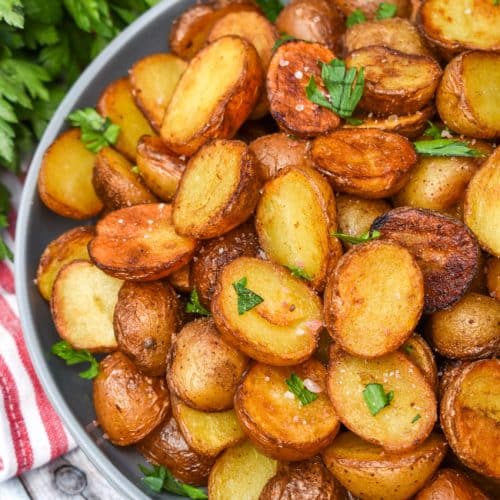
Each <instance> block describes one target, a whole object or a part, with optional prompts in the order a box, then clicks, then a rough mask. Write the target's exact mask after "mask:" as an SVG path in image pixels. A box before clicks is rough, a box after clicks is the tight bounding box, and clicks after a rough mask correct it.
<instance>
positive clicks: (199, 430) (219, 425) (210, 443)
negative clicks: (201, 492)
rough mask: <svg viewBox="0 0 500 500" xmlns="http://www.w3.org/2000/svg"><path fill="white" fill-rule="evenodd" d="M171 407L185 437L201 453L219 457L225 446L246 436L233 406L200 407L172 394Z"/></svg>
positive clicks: (227, 446) (231, 444)
mask: <svg viewBox="0 0 500 500" xmlns="http://www.w3.org/2000/svg"><path fill="white" fill-rule="evenodd" d="M172 410H173V412H174V416H175V419H176V420H177V423H178V424H179V428H180V429H181V432H182V435H183V436H184V439H185V440H186V442H187V443H188V444H189V446H190V447H191V448H192V449H193V450H194V451H196V453H199V454H200V455H202V456H205V457H216V456H217V455H218V454H219V453H220V452H221V451H222V450H225V449H226V448H229V447H230V446H234V445H235V444H237V443H239V442H240V441H242V440H243V439H245V434H244V432H243V431H242V430H241V427H240V424H239V423H238V420H237V419H236V414H235V413H234V410H227V411H222V412H212V413H207V412H203V411H198V410H195V409H193V408H190V407H189V406H187V405H185V404H184V403H183V402H182V401H181V400H180V399H178V398H177V397H175V396H173V395H172Z"/></svg>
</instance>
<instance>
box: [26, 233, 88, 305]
mask: <svg viewBox="0 0 500 500" xmlns="http://www.w3.org/2000/svg"><path fill="white" fill-rule="evenodd" d="M93 237H94V227H93V226H81V227H75V228H73V229H70V230H69V231H66V232H65V233H63V234H61V236H59V237H58V238H56V239H55V240H53V241H51V242H50V243H49V244H48V245H47V246H46V247H45V250H44V251H43V253H42V255H41V257H40V262H39V263H38V268H37V271H36V285H37V286H38V291H39V292H40V294H41V295H42V297H43V298H44V299H45V300H50V296H51V295H52V286H53V285H54V281H55V279H56V277H57V273H58V272H59V270H60V269H61V268H62V267H63V266H64V265H65V264H68V262H72V261H74V260H90V257H89V252H88V250H87V244H88V242H89V241H90V240H91V239H92V238H93Z"/></svg>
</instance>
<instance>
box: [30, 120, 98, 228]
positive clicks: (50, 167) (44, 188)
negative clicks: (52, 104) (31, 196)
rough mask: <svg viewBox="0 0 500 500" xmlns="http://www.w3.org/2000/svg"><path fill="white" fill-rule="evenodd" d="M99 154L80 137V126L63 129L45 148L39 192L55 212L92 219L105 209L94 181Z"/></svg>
mask: <svg viewBox="0 0 500 500" xmlns="http://www.w3.org/2000/svg"><path fill="white" fill-rule="evenodd" d="M94 160H95V155H94V153H92V152H90V151H89V150H88V149H87V148H86V147H85V146H84V145H83V143H82V142H81V141H80V129H76V128H74V129H71V130H67V131H66V132H63V133H62V134H61V135H60V136H58V137H57V139H56V140H55V141H54V142H53V143H52V144H51V145H50V147H49V149H47V151H46V152H45V155H44V157H43V160H42V165H41V167H40V172H39V174H38V194H39V195H40V199H41V200H42V201H43V203H44V204H45V205H46V206H47V207H48V208H50V209H51V210H52V211H53V212H55V213H56V214H58V215H62V216H63V217H69V218H70V219H88V218H89V217H94V215H97V214H98V213H99V212H100V211H101V210H102V207H103V205H102V202H101V200H100V199H99V198H98V196H97V194H96V192H95V190H94V186H93V185H92V169H93V167H94Z"/></svg>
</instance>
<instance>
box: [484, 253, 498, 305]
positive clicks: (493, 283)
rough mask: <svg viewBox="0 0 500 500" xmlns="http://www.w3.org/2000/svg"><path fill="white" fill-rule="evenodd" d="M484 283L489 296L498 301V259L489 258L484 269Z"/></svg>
mask: <svg viewBox="0 0 500 500" xmlns="http://www.w3.org/2000/svg"><path fill="white" fill-rule="evenodd" d="M486 283H487V286H488V291H489V292H490V295H491V296H492V297H493V298H494V299H497V300H500V258H498V257H491V258H490V259H489V260H488V264H487V268H486Z"/></svg>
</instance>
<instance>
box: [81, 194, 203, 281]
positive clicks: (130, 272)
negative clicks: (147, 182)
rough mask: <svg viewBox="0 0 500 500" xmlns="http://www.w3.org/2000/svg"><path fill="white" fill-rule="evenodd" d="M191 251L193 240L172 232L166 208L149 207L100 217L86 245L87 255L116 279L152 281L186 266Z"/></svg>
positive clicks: (153, 204) (170, 213) (119, 211)
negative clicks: (93, 233) (87, 248)
mask: <svg viewBox="0 0 500 500" xmlns="http://www.w3.org/2000/svg"><path fill="white" fill-rule="evenodd" d="M195 248H196V241H195V240H193V239H192V238H187V237H184V236H179V235H178V234H177V233H176V232H175V229H174V226H173V224H172V207H171V206H170V205H165V204H164V203H149V204H147V205H135V206H133V207H128V208H122V209H120V210H115V211H114V212H111V213H109V214H108V215H106V216H105V217H103V218H102V219H101V220H100V221H99V222H98V223H97V225H96V237H95V238H94V239H93V240H92V241H91V242H90V243H89V255H90V258H91V260H92V262H93V263H94V264H95V265H96V266H97V267H99V268H100V269H102V270H103V271H105V272H106V273H107V274H110V275H111V276H115V277H116V278H122V279H126V280H130V281H155V280H157V279H161V278H164V277H165V276H168V275H169V274H170V273H172V272H174V271H176V270H177V269H179V268H181V267H182V266H184V265H185V264H187V262H188V261H189V260H190V258H191V256H192V255H193V253H194V251H195ZM118 249H119V251H117V250H118Z"/></svg>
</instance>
